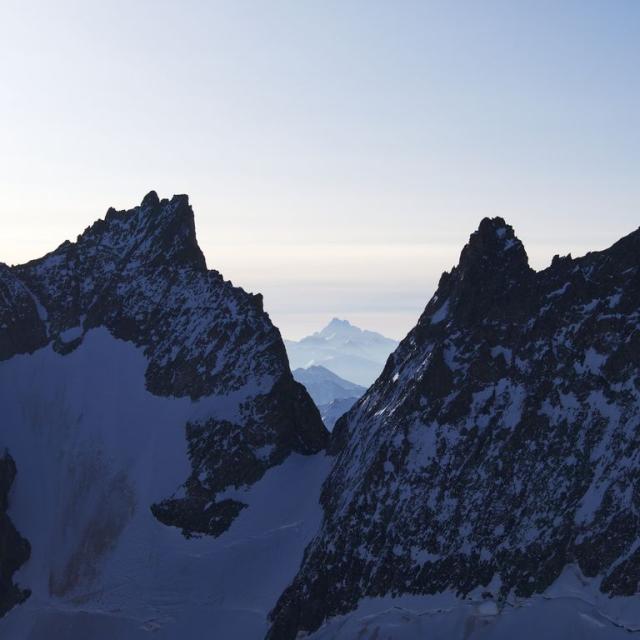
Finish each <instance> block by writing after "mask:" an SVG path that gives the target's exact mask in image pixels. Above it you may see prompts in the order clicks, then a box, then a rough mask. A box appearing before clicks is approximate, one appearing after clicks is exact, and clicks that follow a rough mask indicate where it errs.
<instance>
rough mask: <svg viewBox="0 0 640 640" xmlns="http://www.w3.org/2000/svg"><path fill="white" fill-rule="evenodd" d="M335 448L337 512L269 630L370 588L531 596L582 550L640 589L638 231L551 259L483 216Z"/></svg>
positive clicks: (602, 569) (326, 495)
mask: <svg viewBox="0 0 640 640" xmlns="http://www.w3.org/2000/svg"><path fill="white" fill-rule="evenodd" d="M330 447H331V450H332V451H333V453H334V454H335V455H336V461H335V465H334V467H333V470H332V472H331V474H330V476H329V477H328V479H327V481H326V483H325V485H324V488H323V493H322V503H323V506H324V510H325V518H324V522H323V525H322V528H321V530H320V532H319V533H318V535H317V537H316V538H315V539H314V540H313V542H312V543H311V544H310V545H309V547H308V548H307V551H306V553H305V558H304V561H303V565H302V567H301V569H300V572H299V574H298V576H297V577H296V579H295V581H294V582H293V584H292V585H291V586H290V587H289V588H288V589H287V590H286V591H285V593H284V594H283V595H282V597H281V598H280V600H279V602H278V604H277V606H276V608H275V609H274V611H273V612H272V614H271V615H272V620H273V627H272V630H271V632H270V636H269V637H271V638H278V639H281V638H293V637H295V635H296V633H297V632H298V631H301V630H304V631H309V630H313V629H316V628H317V627H318V626H319V625H320V624H322V622H323V621H324V620H326V619H327V617H330V616H333V615H336V614H340V613H345V612H347V611H349V610H351V609H353V608H354V607H355V606H356V604H357V602H358V600H359V599H361V598H363V597H366V596H372V597H375V596H380V595H384V594H401V593H412V594H428V593H435V592H439V591H442V590H445V589H452V590H454V591H457V592H458V593H460V594H466V593H468V592H469V591H471V590H472V589H474V588H476V587H478V586H485V587H486V586H487V585H489V583H490V582H491V584H492V585H498V586H497V587H495V589H494V591H495V593H493V594H492V595H493V596H494V597H496V598H501V597H505V596H506V595H507V594H508V593H515V594H516V595H520V596H528V595H531V594H533V593H535V592H541V591H543V590H545V589H546V588H547V587H548V586H549V585H550V584H551V583H552V582H553V581H554V580H555V579H556V578H557V577H558V576H559V575H560V573H561V571H562V570H563V568H564V567H565V566H566V565H568V564H570V563H575V564H577V565H579V567H580V569H581V570H582V572H583V573H584V574H585V575H586V576H592V577H595V576H602V577H603V580H602V583H601V589H602V590H603V591H604V592H606V593H609V594H612V595H632V594H635V593H637V592H638V590H639V581H640V552H639V551H638V544H637V541H638V537H639V535H640V517H639V516H638V514H639V513H640V490H639V487H640V230H638V231H636V232H634V233H632V234H631V235H629V236H627V237H625V238H623V239H622V240H620V241H619V242H617V243H616V244H615V245H613V246H612V247H610V248H609V249H607V250H606V251H602V252H597V253H590V254H587V255H586V256H584V257H583V258H579V259H572V258H571V257H570V256H569V257H565V258H554V260H553V262H552V264H551V266H550V267H549V268H548V269H546V270H544V271H541V272H537V273H536V272H534V271H533V270H531V269H530V268H529V266H528V263H527V256H526V253H525V251H524V248H523V246H522V244H521V243H520V241H519V240H518V239H517V238H515V236H514V234H513V230H512V229H511V227H509V226H508V225H506V224H505V222H504V221H503V220H502V219H500V218H495V219H492V220H489V219H485V220H483V221H482V223H481V225H480V228H479V229H478V231H477V232H476V233H474V234H473V235H472V236H471V238H470V240H469V243H468V245H467V246H466V247H465V248H464V249H463V251H462V254H461V257H460V263H459V265H458V266H457V267H456V268H454V269H453V270H452V271H451V272H450V273H445V274H444V275H443V276H442V278H441V280H440V283H439V287H438V290H437V292H436V294H435V295H434V297H433V298H432V300H431V301H430V302H429V304H428V305H427V307H426V309H425V311H424V313H423V314H422V316H421V318H420V320H419V322H418V324H417V326H416V327H415V328H414V329H413V330H412V331H411V332H410V333H409V334H408V336H407V337H406V338H405V339H404V340H403V341H402V343H401V344H400V346H399V347H398V349H397V350H396V351H395V352H394V353H393V354H392V355H391V356H390V358H389V360H388V362H387V365H386V367H385V369H384V371H383V373H382V375H381V376H380V378H379V379H378V380H377V382H376V383H375V384H374V385H373V386H372V387H371V388H370V389H369V391H368V392H367V393H366V394H365V395H364V396H363V397H362V398H361V399H360V400H359V401H358V402H357V403H356V405H355V406H354V407H353V408H352V409H351V410H350V412H349V413H347V414H346V415H345V416H343V417H342V418H341V419H340V420H339V421H338V423H337V424H336V427H335V430H334V432H333V434H332V441H331V445H330ZM492 588H493V587H492Z"/></svg>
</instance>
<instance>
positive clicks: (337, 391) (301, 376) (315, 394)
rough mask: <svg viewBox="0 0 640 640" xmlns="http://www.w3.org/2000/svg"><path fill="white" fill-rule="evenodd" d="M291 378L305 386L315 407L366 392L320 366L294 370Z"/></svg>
mask: <svg viewBox="0 0 640 640" xmlns="http://www.w3.org/2000/svg"><path fill="white" fill-rule="evenodd" d="M293 377H294V378H295V379H296V380H297V381H298V382H300V383H301V384H303V385H304V386H305V388H306V389H307V391H308V392H309V395H310V396H311V399H312V400H313V401H314V402H315V403H316V404H317V405H323V404H328V403H329V402H332V401H333V400H342V399H344V398H359V397H360V396H361V395H362V394H363V393H364V392H365V391H366V390H367V389H366V388H365V387H362V386H360V385H359V384H354V383H353V382H349V380H345V379H344V378H341V377H340V376H337V375H336V374H335V373H333V372H332V371H329V369H327V368H326V367H322V366H320V365H313V366H311V367H309V368H308V369H302V368H300V369H294V370H293Z"/></svg>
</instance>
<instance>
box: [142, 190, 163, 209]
mask: <svg viewBox="0 0 640 640" xmlns="http://www.w3.org/2000/svg"><path fill="white" fill-rule="evenodd" d="M159 204H160V198H158V194H157V193H156V192H155V191H149V193H147V195H146V196H145V197H144V198H142V202H141V203H140V206H141V207H157V206H158V205H159Z"/></svg>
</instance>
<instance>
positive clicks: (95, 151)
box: [0, 0, 640, 337]
mask: <svg viewBox="0 0 640 640" xmlns="http://www.w3.org/2000/svg"><path fill="white" fill-rule="evenodd" d="M639 69H640V2H637V1H635V0H628V1H622V0H620V1H616V0H602V1H598V2H594V1H590V0H583V1H579V2H578V1H576V2H572V1H569V0H563V1H561V2H558V1H557V0H556V1H553V2H551V1H545V0H538V1H535V2H534V1H530V2H528V1H516V0H512V1H508V2H507V1H505V2H496V1H486V2H481V1H474V2H445V1H443V2H426V1H425V2H403V1H401V0H394V1H388V2H375V1H370V2H349V1H342V2H327V1H320V0H318V1H317V2H304V1H291V2H266V1H264V2H242V1H239V0H234V1H229V2H189V1H181V2H160V1H156V2H143V1H139V2H136V1H135V0H129V1H127V2H116V1H106V0H103V1H100V2H97V1H89V0H84V1H82V2H80V1H79V2H69V1H62V0H57V1H56V2H50V1H47V2H28V3H27V2H22V1H21V2H13V1H8V0H0V87H1V91H2V93H1V94H0V96H1V98H2V99H1V100H0V149H1V150H2V153H1V154H0V187H1V189H0V194H1V197H0V223H1V224H2V234H1V235H0V260H3V261H5V262H9V263H15V262H20V261H24V260H27V259H29V258H32V257H35V256H38V255H40V254H42V253H44V252H45V251H47V250H50V249H52V248H54V247H55V246H57V245H58V244H59V243H60V242H62V241H63V240H65V239H67V238H71V239H73V238H74V237H75V236H76V235H77V234H78V233H79V232H80V231H82V230H83V229H84V228H85V227H86V226H87V225H88V224H89V223H90V222H92V221H93V220H94V219H95V218H97V217H99V216H102V215H103V214H104V212H105V211H106V209H107V207H109V206H111V205H113V206H116V207H118V208H125V207H129V206H132V205H134V204H136V203H137V202H139V201H140V199H141V197H142V196H143V195H144V193H146V192H147V191H148V190H150V189H152V188H154V189H156V190H157V191H158V192H159V194H160V195H161V196H167V195H171V194H173V193H188V194H189V195H190V197H191V201H192V204H193V205H194V208H195V211H196V224H197V228H198V235H199V240H200V243H201V245H202V248H203V250H204V252H205V254H206V256H207V260H208V263H209V265H210V266H211V267H215V268H217V269H219V270H221V271H222V273H223V274H224V275H225V277H227V278H230V279H232V280H233V281H234V283H237V284H240V285H242V286H244V287H245V288H246V289H249V290H253V291H261V292H262V293H264V295H265V306H266V308H267V310H268V311H269V312H270V313H271V316H272V318H273V320H274V321H275V322H276V324H277V325H278V326H280V328H281V329H282V331H283V333H284V334H285V335H286V336H289V337H299V336H301V335H303V334H304V333H307V332H309V331H311V330H314V329H317V328H320V326H321V325H322V324H323V323H325V322H326V321H327V320H328V319H329V318H330V317H331V316H333V315H339V316H342V317H347V318H349V319H351V320H352V321H354V322H358V323H360V324H362V325H364V326H366V327H367V328H372V329H377V330H380V331H382V332H384V333H387V334H388V335H391V336H393V337H401V336H402V335H404V333H406V331H407V330H408V329H409V328H410V327H411V326H412V325H413V324H414V323H415V320H416V318H417V316H418V314H419V313H420V311H421V310H422V308H423V307H424V305H425V304H426V302H427V300H428V298H429V297H430V296H431V294H432V293H433V290H434V287H435V284H436V283H437V280H438V278H439V276H440V272H441V271H442V270H443V269H445V268H446V269H448V268H450V267H451V266H452V265H453V264H454V263H455V262H456V261H457V257H458V254H459V251H460V248H461V247H462V245H463V244H464V242H465V241H466V239H467V238H468V236H469V234H470V233H471V231H473V230H474V229H475V228H476V227H477V225H478V222H479V220H480V219H481V218H482V217H483V216H485V215H501V216H503V217H505V218H506V219H507V220H508V221H509V222H510V223H511V224H512V225H513V226H514V227H515V228H516V232H517V233H518V235H519V236H520V237H521V238H522V240H523V241H524V242H525V245H526V247H527V250H528V252H529V255H530V258H531V261H532V263H533V265H534V266H535V267H537V268H541V267H543V266H545V265H546V264H547V263H548V262H549V261H550V259H551V256H552V255H553V254H554V253H566V252H568V251H572V252H574V254H575V253H582V252H585V251H587V250H589V249H597V248H603V247H605V246H607V245H608V244H610V243H611V242H612V241H614V240H615V239H616V238H617V237H619V236H621V235H623V234H625V233H628V232H630V231H631V230H633V229H634V228H636V227H637V226H638V224H639V223H640V216H639V213H640V81H639V77H640V74H639V71H638V70H639Z"/></svg>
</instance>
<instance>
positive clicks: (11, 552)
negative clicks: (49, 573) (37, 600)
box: [0, 452, 31, 617]
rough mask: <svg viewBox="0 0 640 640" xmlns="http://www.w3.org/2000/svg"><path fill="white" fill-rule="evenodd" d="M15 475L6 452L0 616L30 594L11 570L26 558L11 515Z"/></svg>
mask: <svg viewBox="0 0 640 640" xmlns="http://www.w3.org/2000/svg"><path fill="white" fill-rule="evenodd" d="M15 477H16V464H15V462H14V461H13V458H12V457H11V456H10V455H9V454H8V453H6V452H5V454H4V456H3V457H2V458H0V617H2V616H3V615H4V614H5V613H6V612H7V611H9V609H11V608H12V607H14V606H15V605H17V604H20V603H21V602H24V601H25V600H26V599H27V598H28V597H29V595H30V593H31V592H30V591H29V590H28V589H22V588H20V587H19V586H18V585H17V584H14V582H13V579H12V578H13V574H14V573H15V572H16V571H17V570H18V569H19V568H20V567H21V566H22V565H23V564H24V563H25V562H26V561H27V560H28V559H29V555H30V553H31V548H30V546H29V543H28V542H27V541H26V540H25V539H24V538H23V537H22V536H21V535H20V534H19V533H18V531H17V530H16V528H15V526H14V525H13V522H11V518H9V516H8V515H7V509H8V508H9V490H10V489H11V485H12V484H13V481H14V479H15Z"/></svg>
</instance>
